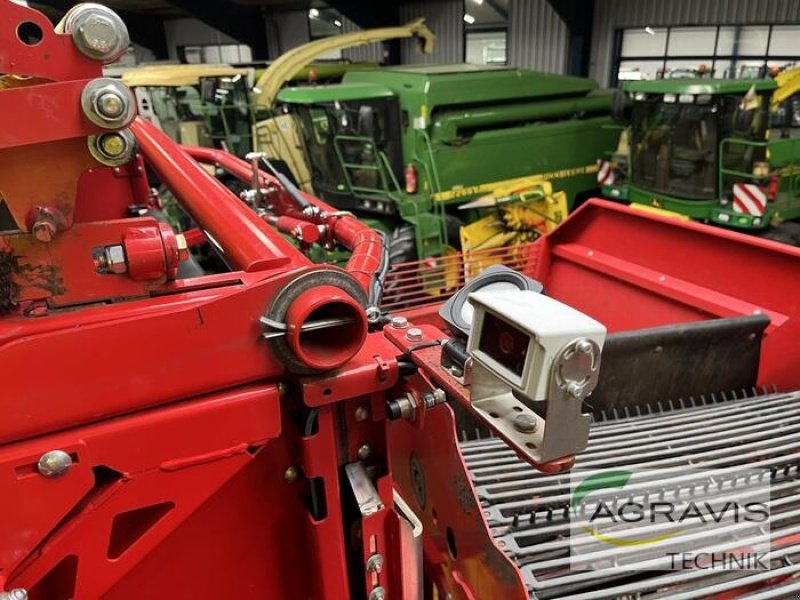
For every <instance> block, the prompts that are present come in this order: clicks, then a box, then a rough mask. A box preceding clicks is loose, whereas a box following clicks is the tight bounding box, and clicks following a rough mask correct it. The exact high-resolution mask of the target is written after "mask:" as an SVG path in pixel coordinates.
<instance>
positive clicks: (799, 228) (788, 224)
mask: <svg viewBox="0 0 800 600" xmlns="http://www.w3.org/2000/svg"><path fill="white" fill-rule="evenodd" d="M777 229H778V230H780V231H781V232H784V233H786V234H788V235H790V236H792V237H793V238H794V239H795V244H796V245H800V223H798V222H797V221H784V222H783V223H781V224H780V225H778V227H777Z"/></svg>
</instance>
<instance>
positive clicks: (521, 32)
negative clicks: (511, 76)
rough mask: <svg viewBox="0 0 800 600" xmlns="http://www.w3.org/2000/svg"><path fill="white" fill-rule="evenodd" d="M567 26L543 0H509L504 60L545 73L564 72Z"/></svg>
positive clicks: (567, 42) (567, 46)
mask: <svg viewBox="0 0 800 600" xmlns="http://www.w3.org/2000/svg"><path fill="white" fill-rule="evenodd" d="M568 49H569V36H568V32H567V26H566V24H565V23H564V21H562V20H561V17H559V16H558V14H557V13H556V11H554V10H553V8H552V7H551V6H550V4H549V3H548V2H547V0H510V2H509V7H508V64H510V65H513V66H515V67H526V68H529V69H535V70H537V71H547V72H549V73H565V72H566V70H567V55H568Z"/></svg>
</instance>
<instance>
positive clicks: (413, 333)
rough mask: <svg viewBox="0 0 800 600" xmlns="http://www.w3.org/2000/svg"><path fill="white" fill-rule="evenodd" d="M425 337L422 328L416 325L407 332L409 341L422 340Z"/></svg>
mask: <svg viewBox="0 0 800 600" xmlns="http://www.w3.org/2000/svg"><path fill="white" fill-rule="evenodd" d="M422 337H423V333H422V329H418V328H416V327H412V328H411V329H409V330H408V333H406V339H407V340H408V341H409V342H421V341H422Z"/></svg>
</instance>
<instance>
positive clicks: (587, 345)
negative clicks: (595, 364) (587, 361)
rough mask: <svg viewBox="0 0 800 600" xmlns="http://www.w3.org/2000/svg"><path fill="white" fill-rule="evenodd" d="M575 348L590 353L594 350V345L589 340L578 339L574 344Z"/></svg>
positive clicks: (583, 352)
mask: <svg viewBox="0 0 800 600" xmlns="http://www.w3.org/2000/svg"><path fill="white" fill-rule="evenodd" d="M575 349H576V350H577V351H578V352H580V353H582V354H592V353H593V352H594V346H592V343H591V342H590V341H589V340H579V341H578V343H577V344H575Z"/></svg>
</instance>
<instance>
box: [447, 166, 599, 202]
mask: <svg viewBox="0 0 800 600" xmlns="http://www.w3.org/2000/svg"><path fill="white" fill-rule="evenodd" d="M598 169H599V167H598V165H597V163H592V164H591V165H586V166H584V167H571V168H569V169H560V170H558V171H550V172H549V173H533V174H531V175H528V176H526V177H515V178H513V179H503V180H502V181H493V182H491V183H482V184H480V185H468V186H463V187H459V188H453V189H451V190H447V191H446V192H439V193H436V194H434V195H433V199H434V200H436V201H437V202H448V201H449V200H454V199H456V198H466V197H467V196H474V195H475V194H485V193H486V192H491V191H492V190H494V189H496V188H498V187H501V186H513V185H517V184H518V183H524V182H528V183H529V182H530V180H531V178H538V179H547V180H551V179H565V178H567V177H574V176H576V175H591V174H592V173H597V171H598Z"/></svg>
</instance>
